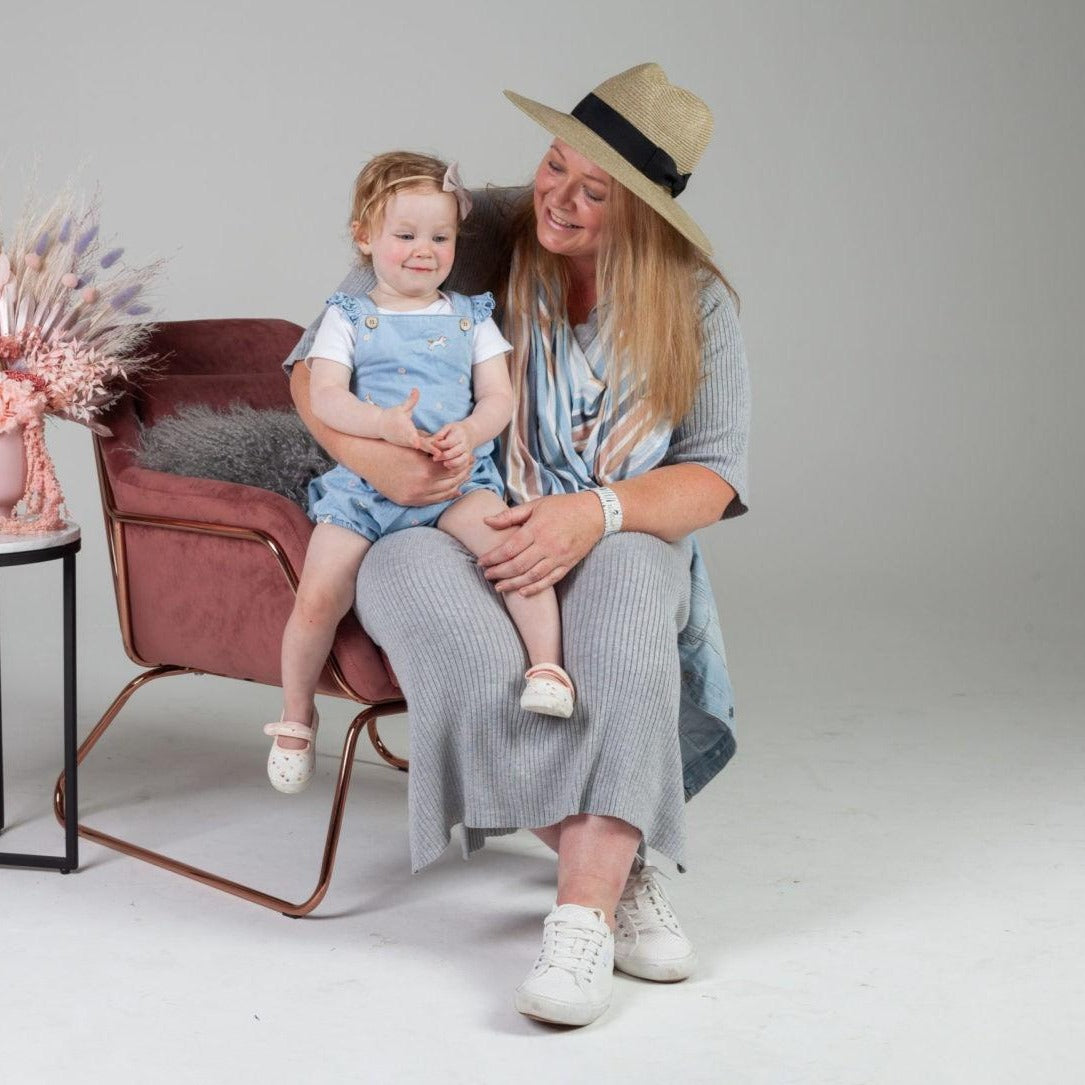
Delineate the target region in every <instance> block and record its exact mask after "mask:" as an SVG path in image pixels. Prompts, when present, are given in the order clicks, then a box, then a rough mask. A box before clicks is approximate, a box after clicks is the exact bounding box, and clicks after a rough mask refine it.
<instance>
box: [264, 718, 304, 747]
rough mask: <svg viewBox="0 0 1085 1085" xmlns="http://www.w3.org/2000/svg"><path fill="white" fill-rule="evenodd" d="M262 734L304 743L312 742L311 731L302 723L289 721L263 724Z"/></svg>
mask: <svg viewBox="0 0 1085 1085" xmlns="http://www.w3.org/2000/svg"><path fill="white" fill-rule="evenodd" d="M264 734H265V735H275V736H277V737H279V738H301V739H304V740H305V741H306V742H312V741H313V729H312V728H311V727H306V726H305V724H304V723H293V722H291V721H290V720H279V721H278V722H276V723H265V724H264Z"/></svg>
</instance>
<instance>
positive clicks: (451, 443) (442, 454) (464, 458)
mask: <svg viewBox="0 0 1085 1085" xmlns="http://www.w3.org/2000/svg"><path fill="white" fill-rule="evenodd" d="M474 447H475V445H474V439H473V437H472V435H471V427H470V426H469V425H468V424H467V423H466V422H449V423H448V424H447V425H445V426H442V427H441V428H440V429H439V430H438V431H437V432H436V433H435V434H434V435H433V458H434V459H435V460H436V461H437V462H438V463H443V464H444V465H445V467H447V468H448V470H449V471H456V470H458V469H459V468H461V467H465V466H466V465H467V464H468V462H470V459H471V453H472V451H473V450H474Z"/></svg>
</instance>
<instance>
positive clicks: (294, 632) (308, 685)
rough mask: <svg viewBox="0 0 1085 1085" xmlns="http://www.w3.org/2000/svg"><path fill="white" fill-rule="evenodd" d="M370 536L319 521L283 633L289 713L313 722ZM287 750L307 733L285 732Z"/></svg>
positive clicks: (297, 746) (286, 708)
mask: <svg viewBox="0 0 1085 1085" xmlns="http://www.w3.org/2000/svg"><path fill="white" fill-rule="evenodd" d="M369 546H370V543H369V540H368V539H366V538H364V537H363V536H361V535H358V534H356V533H355V532H353V531H348V530H347V529H346V528H345V527H339V526H338V525H336V524H317V525H316V527H315V528H314V529H313V535H312V538H311V539H310V540H309V549H308V550H307V551H306V553H305V568H304V569H303V570H302V573H301V583H300V584H299V585H298V596H297V599H295V601H294V609H293V611H291V613H290V618H289V619H288V620H287V623H286V630H285V631H284V633H283V649H282V679H283V719H286V720H291V721H293V722H294V723H304V724H306V725H309V724H311V722H312V713H313V695H314V694H315V693H316V686H317V682H319V681H320V672H321V671H322V670H323V669H324V664H325V662H326V661H327V659H328V652H329V651H330V650H331V646H332V641H334V640H335V630H336V627H337V626H338V625H339V619H340V618H342V617H343V615H344V614H346V612H347V611H348V610H349V609H350V606H351V604H352V603H353V602H354V590H355V582H356V580H357V578H358V567H359V566H360V565H361V563H362V558H363V557H365V553H366V551H367V550H368V549H369ZM278 743H279V745H280V746H282V747H283V748H284V749H287V750H300V749H301V748H302V747H304V745H305V742H304V740H302V739H297V738H287V737H285V736H281V735H280V736H279V739H278Z"/></svg>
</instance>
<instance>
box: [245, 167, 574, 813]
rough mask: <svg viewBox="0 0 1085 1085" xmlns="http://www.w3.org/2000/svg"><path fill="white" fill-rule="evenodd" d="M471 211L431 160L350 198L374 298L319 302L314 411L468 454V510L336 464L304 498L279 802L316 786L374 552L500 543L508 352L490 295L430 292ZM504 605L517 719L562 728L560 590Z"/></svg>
mask: <svg viewBox="0 0 1085 1085" xmlns="http://www.w3.org/2000/svg"><path fill="white" fill-rule="evenodd" d="M470 207H471V200H470V196H469V195H468V194H467V192H466V190H465V189H464V188H463V186H462V184H461V183H460V182H459V180H458V177H457V176H456V169H455V166H452V167H449V166H447V165H446V164H445V163H444V162H441V161H439V160H438V159H435V158H431V157H429V156H427V155H418V154H411V153H408V152H403V151H395V152H391V153H389V154H382V155H378V156H377V157H376V158H374V159H372V161H370V162H369V163H368V164H367V165H366V166H365V167H364V168H363V170H362V171H361V173H360V174H359V175H358V178H357V180H356V181H355V184H354V201H353V207H352V214H351V223H350V228H351V235H352V236H353V238H354V241H355V243H356V245H357V246H358V249H359V251H360V253H361V258H362V260H363V261H365V262H368V263H371V264H372V268H373V272H374V274H375V276H376V280H377V285H376V286H375V287H374V288H373V290H372V291H371V292H370V293H369V295H368V296H364V297H351V296H349V295H346V294H336V295H334V296H333V297H331V298H329V299H328V308H327V310H326V312H325V314H324V317H323V320H322V321H321V324H320V327H319V329H318V330H317V334H316V338H315V339H314V341H313V346H312V350H311V353H310V356H309V358H308V360H307V364H308V365H309V366H310V369H311V372H312V376H311V379H310V402H311V409H312V412H313V414H314V415H315V416H316V417H317V418H318V419H320V421H322V422H323V423H325V424H326V425H328V426H330V427H332V428H333V429H336V430H339V431H340V432H342V433H347V434H353V435H355V436H359V437H377V438H380V439H382V440H385V441H391V442H392V443H393V444H397V445H402V446H404V447H405V448H413V449H421V450H423V451H426V452H428V453H429V454H430V455H432V456H433V458H434V459H435V460H436V461H439V462H441V463H443V464H444V465H445V466H446V467H447V468H449V469H450V470H455V469H457V468H462V467H464V466H466V465H467V463H468V462H469V461H470V459H471V457H472V456H473V457H474V466H473V468H472V471H471V474H470V476H469V477H468V479H467V480H466V482H465V483H464V484H463V486H462V487H461V490H462V496H460V497H458V498H456V499H455V500H453V501H443V502H441V503H439V504H436V505H427V506H425V507H422V508H404V507H403V506H400V505H396V504H395V503H394V502H392V501H390V500H389V499H388V498H386V497H384V496H383V495H382V494H380V493H378V492H377V491H376V490H375V489H374V488H373V487H372V486H370V485H369V484H368V483H367V482H365V480H364V479H361V478H359V477H358V476H357V475H356V474H354V473H353V472H352V471H350V470H348V469H347V468H345V467H342V466H337V467H335V468H333V469H332V470H331V471H329V472H327V473H326V474H324V475H322V476H321V477H320V478H318V479H315V480H314V481H313V482H312V483H311V484H310V487H309V515H310V518H311V519H312V520H313V521H314V522H315V524H316V526H315V528H314V529H313V535H312V538H311V540H310V542H309V549H308V552H307V553H306V556H305V568H304V570H303V571H302V576H301V583H300V584H299V585H298V594H297V599H296V601H295V604H294V609H293V612H292V613H291V615H290V618H289V620H288V621H287V624H286V630H285V632H284V634H283V646H282V681H283V700H284V703H283V713H282V717H281V719H280V720H279V722H278V723H269V724H268V725H267V726H266V727H265V728H264V731H265V733H266V734H268V735H273V736H274V737H275V741H274V743H273V744H272V747H271V752H270V753H269V755H268V765H267V768H268V777H269V778H270V780H271V783H272V785H273V786H274V787H275V788H277V789H278V790H279V791H283V792H286V793H290V794H292V793H296V792H298V791H301V790H302V789H303V788H304V787H305V786H306V785H307V784H308V782H309V779H310V777H311V776H312V772H313V764H314V760H315V754H314V738H315V735H316V729H317V724H318V718H317V713H316V709H315V706H314V704H313V696H314V694H315V692H316V687H317V682H318V680H319V678H320V673H321V671H322V670H323V668H324V664H325V662H326V660H327V657H328V652H329V651H330V649H331V645H332V641H333V640H334V638H335V630H336V627H337V626H338V624H339V621H340V619H341V618H342V617H343V615H344V614H345V613H346V612H347V610H348V609H349V608H350V606H351V604H352V603H353V601H354V592H355V581H356V579H357V575H358V568H359V566H360V564H361V561H362V559H363V558H364V557H365V554H366V551H367V550H368V549H369V547H370V546H371V545H372V544H373V543H374V542H376V541H377V540H378V539H379V538H381V537H382V536H383V535H386V534H388V533H389V532H392V531H399V530H401V529H402V528H407V527H414V526H419V525H436V526H437V527H439V528H440V529H441V530H442V531H447V532H448V533H449V534H450V535H452V536H453V537H454V538H455V539H458V540H459V541H460V542H461V543H462V544H463V545H464V546H465V547H467V549H468V550H470V551H471V553H473V554H474V555H475V556H476V557H477V556H478V555H480V554H484V553H486V552H487V551H489V550H492V549H493V548H494V547H496V546H498V545H499V544H500V543H501V542H502V540H503V538H504V537H505V536H506V535H507V534H508V533H509V531H508V530H506V531H498V530H495V529H493V528H491V527H488V526H487V525H486V524H485V522H484V518H485V517H487V516H493V515H495V514H497V513H499V512H502V511H503V510H504V509H505V503H504V500H503V497H502V495H503V492H504V488H503V485H502V481H501V476H500V475H499V474H498V471H497V467H496V466H495V464H494V462H493V460H492V459H491V456H490V453H491V451H492V449H493V440H494V438H495V437H497V435H498V434H499V433H501V432H502V431H503V430H504V429H505V427H506V426H507V425H508V422H509V418H510V417H511V413H512V386H511V385H510V383H509V374H508V367H507V362H506V351H509V350H511V349H512V348H511V346H510V344H509V343H508V342H506V340H505V339H504V338H503V337H502V335H501V333H500V331H498V328H497V325H496V324H495V323H494V321H493V319H492V317H491V315H490V314H491V312H492V311H493V307H494V300H493V296H492V295H491V294H480V295H476V296H474V297H467V296H465V295H462V294H455V293H451V292H442V291H441V290H440V289H439V287H440V285H441V284H442V283H443V282H444V281H445V279H446V278H447V277H448V274H449V272H450V271H451V269H452V261H453V258H454V257H455V255H456V233H457V230H458V228H459V224H460V222H461V221H462V219H463V218H464V217H465V216H466V215H467V214H468V212H469V211H470ZM510 530H511V529H510ZM502 598H503V599H504V601H505V605H506V606H507V607H508V610H509V614H510V615H511V617H512V620H513V622H514V623H515V624H516V628H517V629H518V630H519V632H520V636H521V638H522V640H523V642H524V646H525V648H526V649H527V654H528V658H529V659H530V661H531V666H530V667H529V668H528V670H527V672H526V674H525V676H524V678H525V688H524V692H523V695H522V697H521V700H520V704H521V706H522V707H523V708H524V709H526V710H528V711H533V712H540V713H543V714H546V715H552V716H563V717H568V716H570V715H571V714H572V711H573V703H574V696H575V694H574V690H573V684H572V681H571V680H570V678H569V676H568V675H567V674H566V673H565V671H564V670H563V669H562V667H561V618H560V615H559V613H558V604H557V597H556V596H555V594H554V589H553V588H548V589H546V590H545V591H542V592H539V593H538V594H536V595H532V596H522V595H520V594H518V593H516V592H508V593H506V594H503V595H502Z"/></svg>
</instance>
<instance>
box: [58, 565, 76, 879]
mask: <svg viewBox="0 0 1085 1085" xmlns="http://www.w3.org/2000/svg"><path fill="white" fill-rule="evenodd" d="M75 706H76V696H75V554H65V555H64V841H65V848H64V850H65V858H66V860H67V863H68V866H67V868H64V867H61V873H63V874H67V873H68V872H69V871H70V870H76V869H78V867H79V807H78V805H77V801H76V790H77V784H76V775H77V771H78V766H77V764H76V746H77V743H76V734H75V727H76V719H75V717H76V707H75Z"/></svg>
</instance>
